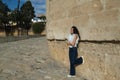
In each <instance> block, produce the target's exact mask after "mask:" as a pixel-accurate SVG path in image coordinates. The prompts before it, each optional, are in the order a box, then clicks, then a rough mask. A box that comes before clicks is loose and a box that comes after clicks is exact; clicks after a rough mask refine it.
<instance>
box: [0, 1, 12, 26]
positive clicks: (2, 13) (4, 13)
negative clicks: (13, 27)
mask: <svg viewBox="0 0 120 80" xmlns="http://www.w3.org/2000/svg"><path fill="white" fill-rule="evenodd" d="M8 12H10V9H9V8H8V6H7V5H6V4H4V3H3V2H2V0H0V24H7V23H8V21H9V20H8V19H9V18H8Z"/></svg>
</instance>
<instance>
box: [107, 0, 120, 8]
mask: <svg viewBox="0 0 120 80" xmlns="http://www.w3.org/2000/svg"><path fill="white" fill-rule="evenodd" d="M105 3H106V9H114V8H118V9H119V8H120V0H105Z"/></svg>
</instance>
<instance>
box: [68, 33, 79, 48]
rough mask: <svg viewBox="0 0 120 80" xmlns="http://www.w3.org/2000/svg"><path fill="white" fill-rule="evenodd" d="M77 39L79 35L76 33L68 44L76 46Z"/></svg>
mask: <svg viewBox="0 0 120 80" xmlns="http://www.w3.org/2000/svg"><path fill="white" fill-rule="evenodd" d="M76 40H77V35H76V34H75V35H74V39H73V41H72V42H69V41H68V45H71V46H75V42H76Z"/></svg>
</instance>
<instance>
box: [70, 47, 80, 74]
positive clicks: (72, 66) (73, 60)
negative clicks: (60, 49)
mask: <svg viewBox="0 0 120 80" xmlns="http://www.w3.org/2000/svg"><path fill="white" fill-rule="evenodd" d="M77 56H78V52H77V47H72V48H69V60H70V75H75V74H76V70H75V65H79V64H81V63H82V58H81V57H80V58H77Z"/></svg>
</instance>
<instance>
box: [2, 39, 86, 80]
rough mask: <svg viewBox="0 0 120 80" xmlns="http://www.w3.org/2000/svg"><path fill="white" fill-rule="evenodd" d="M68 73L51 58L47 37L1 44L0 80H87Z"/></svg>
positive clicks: (66, 69)
mask: <svg viewBox="0 0 120 80" xmlns="http://www.w3.org/2000/svg"><path fill="white" fill-rule="evenodd" d="M68 71H69V70H68V68H66V67H64V65H62V64H61V63H58V62H57V61H55V60H54V59H52V58H51V56H50V52H49V49H48V45H47V40H46V37H40V38H31V39H26V40H20V41H15V42H6V43H0V80H86V79H84V78H81V77H80V76H77V77H76V78H67V74H68Z"/></svg>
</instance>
